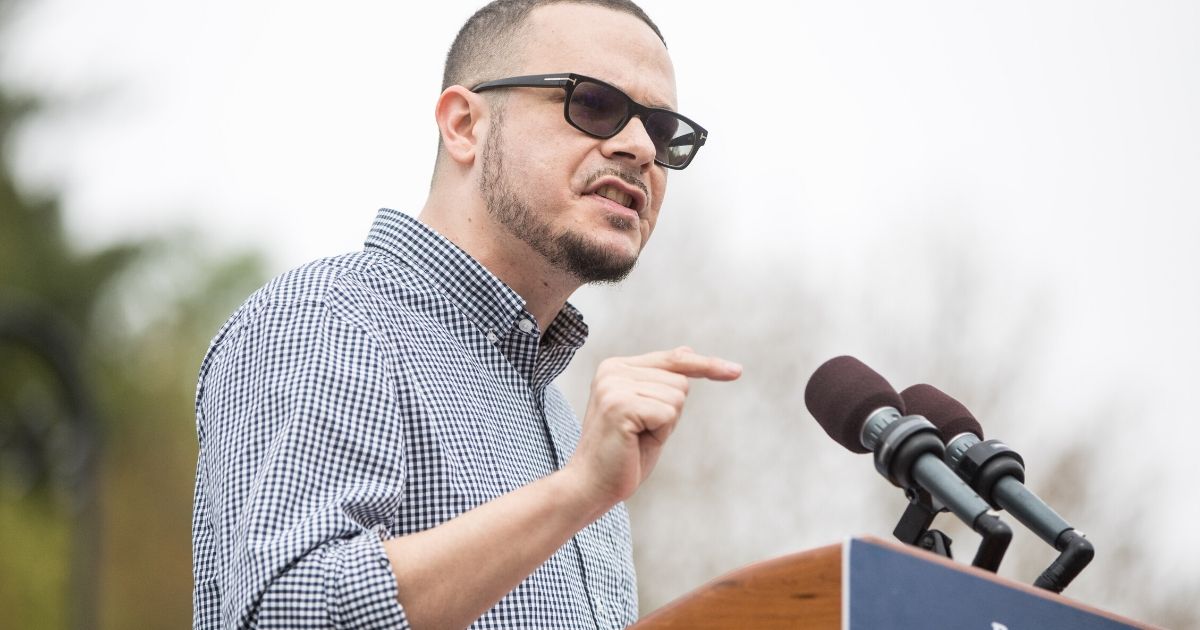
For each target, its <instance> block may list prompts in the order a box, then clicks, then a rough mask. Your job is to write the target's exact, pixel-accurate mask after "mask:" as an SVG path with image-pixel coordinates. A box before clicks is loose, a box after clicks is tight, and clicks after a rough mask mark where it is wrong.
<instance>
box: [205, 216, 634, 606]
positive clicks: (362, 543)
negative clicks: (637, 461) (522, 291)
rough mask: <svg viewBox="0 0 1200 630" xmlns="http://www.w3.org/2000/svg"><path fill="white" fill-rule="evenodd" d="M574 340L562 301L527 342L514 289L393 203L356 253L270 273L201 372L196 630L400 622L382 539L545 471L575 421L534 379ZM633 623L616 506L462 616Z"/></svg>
mask: <svg viewBox="0 0 1200 630" xmlns="http://www.w3.org/2000/svg"><path fill="white" fill-rule="evenodd" d="M586 336H587V327H586V326H585V325H584V323H583V320H582V317H581V316H580V315H579V313H578V312H577V311H576V310H575V309H574V308H573V307H571V306H570V305H568V306H567V307H566V308H564V309H563V311H562V312H561V313H560V314H559V315H558V317H557V318H556V319H555V320H554V322H553V323H552V324H551V326H550V327H549V329H548V330H547V331H546V333H545V335H544V336H542V337H541V338H540V339H539V335H538V327H537V323H536V322H535V321H534V320H533V316H532V315H531V314H530V313H529V312H528V311H526V310H525V308H524V302H523V300H522V299H521V298H520V297H519V296H518V295H517V294H516V293H515V292H514V291H513V290H512V289H510V288H509V287H508V286H506V285H505V284H504V283H502V282H501V281H500V280H499V279H497V278H496V277H495V276H493V275H492V274H491V273H489V272H488V271H487V270H486V269H485V268H484V267H483V266H482V265H480V264H479V263H478V262H476V261H475V260H474V259H472V258H471V257H470V256H468V255H467V254H466V253H464V252H463V251H462V250H460V249H458V248H457V247H455V246H454V245H453V244H452V243H450V242H449V241H447V240H446V239H445V238H443V237H441V236H439V235H438V234H436V233H435V232H433V231H432V230H430V229H429V228H427V227H425V226H424V225H423V224H421V223H420V222H418V221H417V220H415V219H413V218H411V217H408V216H406V215H404V214H402V213H399V212H396V211H394V210H388V209H384V210H381V211H380V212H379V214H378V215H377V217H376V220H375V224H374V226H373V227H372V229H371V232H370V235H369V236H368V239H367V242H366V247H365V248H364V250H363V251H361V252H356V253H353V254H347V255H344V256H340V257H335V258H328V259H324V260H319V261H316V262H313V263H310V264H308V265H306V266H304V267H301V268H299V269H296V270H294V271H291V272H288V273H286V274H284V275H282V276H280V277H278V278H276V279H274V280H272V281H271V282H270V283H268V284H267V285H266V286H265V287H263V288H262V289H260V290H259V291H258V292H256V293H255V294H254V295H252V296H251V297H250V298H249V299H248V300H247V301H246V303H245V304H243V305H242V306H241V307H240V308H239V309H238V310H237V311H236V312H235V313H234V314H233V316H232V317H230V319H229V321H228V322H226V323H225V325H224V326H223V327H222V328H221V330H220V332H218V333H217V336H216V338H215V339H214V340H213V342H212V345H211V346H210V348H209V350H208V353H207V355H206V356H205V358H204V362H203V364H202V365H201V368H200V379H199V384H198V386H197V392H196V419H197V430H198V434H199V441H200V456H199V460H198V463H197V469H196V495H195V509H194V514H193V533H192V547H193V564H194V566H193V570H194V574H195V576H194V577H195V592H194V601H193V603H194V606H195V617H194V626H195V627H196V628H218V627H219V628H235V627H236V628H318V627H319V628H328V627H337V628H383V627H387V628H403V627H407V626H408V622H407V620H406V618H405V614H404V607H403V602H399V601H397V598H396V586H395V581H394V577H393V575H392V572H391V565H390V564H389V563H388V560H387V557H386V556H385V554H384V551H383V546H382V544H381V540H382V539H385V538H388V537H392V536H403V535H405V534H409V533H412V532H417V531H421V530H424V529H427V528H430V527H433V526H435V525H437V524H439V523H442V522H444V521H446V520H449V519H451V518H454V517H455V516H456V515H458V514H461V513H463V512H465V511H467V510H470V509H471V508H473V507H476V506H478V505H480V504H482V503H485V502H487V501H489V500H492V499H494V498H496V497H499V496H501V495H503V494H505V493H507V492H509V491H511V490H514V489H516V488H518V487H520V486H523V485H525V484H528V483H530V482H532V481H534V480H536V479H538V478H540V477H543V476H545V475H548V474H550V473H551V472H553V471H555V470H557V469H558V468H559V467H561V466H562V465H563V464H564V463H565V462H566V460H567V458H569V457H570V455H571V453H572V452H573V451H574V448H575V445H576V443H577V442H578V439H579V431H580V426H579V422H578V419H577V417H576V416H575V414H574V412H573V411H572V410H571V409H570V407H569V406H568V405H567V402H566V400H565V399H564V397H563V395H562V393H561V392H560V391H559V390H558V388H557V387H556V386H555V385H553V384H552V381H553V380H554V378H556V377H557V376H558V375H559V374H560V373H561V372H562V370H563V369H564V368H565V367H566V366H567V363H568V362H569V361H570V359H571V357H572V356H573V355H574V353H575V351H576V350H577V349H578V348H579V346H581V345H582V344H583V341H584V339H585V338H586ZM515 542H517V543H518V544H519V541H515ZM636 617H637V594H636V589H635V582H634V572H633V561H632V550H631V544H630V534H629V518H628V514H627V513H626V511H625V507H624V506H623V505H618V506H617V507H616V508H614V509H613V510H611V511H610V512H608V513H607V514H605V515H604V516H603V517H601V518H600V519H599V520H597V521H596V522H594V523H592V524H591V525H590V526H588V527H586V528H584V529H583V530H581V531H580V532H578V533H577V534H576V535H575V536H574V538H572V539H571V540H570V541H569V542H568V543H567V544H566V545H564V546H563V547H562V548H560V549H559V550H558V551H557V552H556V553H555V554H554V555H553V556H551V557H550V559H549V560H547V561H546V562H545V564H543V565H542V566H541V567H539V568H538V569H537V570H536V571H534V572H533V574H532V575H530V576H529V577H528V578H527V579H526V580H525V581H524V582H522V583H521V584H520V585H519V586H518V587H517V588H516V589H514V590H513V591H512V592H511V593H509V594H508V595H507V596H506V597H504V599H502V600H501V601H500V602H499V603H498V604H496V606H495V607H494V608H492V609H491V610H490V611H488V612H487V614H485V615H484V616H483V617H481V618H480V619H479V620H477V621H476V623H475V624H474V625H473V626H472V627H475V628H619V627H624V626H625V625H628V624H630V623H632V622H633V621H635V620H636Z"/></svg>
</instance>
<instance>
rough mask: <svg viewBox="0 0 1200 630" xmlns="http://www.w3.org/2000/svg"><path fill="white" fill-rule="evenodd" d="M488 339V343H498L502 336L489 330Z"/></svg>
mask: <svg viewBox="0 0 1200 630" xmlns="http://www.w3.org/2000/svg"><path fill="white" fill-rule="evenodd" d="M487 340H488V343H496V342H497V341H499V340H500V338H499V337H497V336H496V333H494V332H492V331H490V330H489V331H488V334H487Z"/></svg>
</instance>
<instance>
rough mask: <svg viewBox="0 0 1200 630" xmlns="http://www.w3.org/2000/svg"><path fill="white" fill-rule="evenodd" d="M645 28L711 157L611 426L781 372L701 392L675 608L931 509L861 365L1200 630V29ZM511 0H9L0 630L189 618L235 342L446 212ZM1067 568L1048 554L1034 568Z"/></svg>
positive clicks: (673, 544) (657, 555) (1090, 14)
mask: <svg viewBox="0 0 1200 630" xmlns="http://www.w3.org/2000/svg"><path fill="white" fill-rule="evenodd" d="M642 5H643V7H644V8H645V9H646V10H647V12H648V13H649V14H650V15H651V17H652V18H653V19H654V20H655V21H656V22H657V23H658V25H659V26H660V27H661V29H662V30H663V33H664V35H665V36H666V39H667V42H668V45H669V46H670V50H671V52H672V56H673V58H674V60H675V63H676V66H677V67H676V72H677V77H678V84H679V93H680V99H681V102H680V109H681V110H682V111H684V112H685V113H686V114H688V115H689V116H690V117H692V118H695V119H696V120H698V121H700V122H701V123H702V124H704V125H705V126H706V127H708V128H709V129H711V138H710V140H709V143H708V145H707V146H706V147H705V149H704V150H703V151H702V152H701V154H700V156H699V159H697V161H696V162H695V164H694V165H693V166H691V167H690V168H689V169H688V170H686V171H683V172H680V173H673V174H672V175H671V178H670V179H671V184H670V194H669V195H668V198H667V201H666V203H665V205H664V208H663V214H662V217H661V220H660V222H659V225H658V228H657V230H656V232H655V237H654V239H653V241H652V242H651V244H650V246H649V247H648V248H647V250H646V252H645V254H644V255H643V258H642V262H641V263H640V265H639V268H638V270H637V271H635V272H634V274H633V275H632V276H631V278H630V280H628V281H626V282H625V283H623V284H621V285H619V286H606V287H587V288H585V289H583V290H581V291H580V292H579V293H578V294H577V296H576V298H575V299H574V300H573V301H574V302H575V303H576V305H577V306H579V307H580V308H581V309H582V310H583V312H584V313H585V315H586V317H587V319H588V321H589V323H590V324H591V327H592V336H591V338H590V340H589V342H588V344H587V346H586V347H585V349H584V351H583V352H582V353H581V354H580V355H579V356H578V358H577V359H576V361H575V362H574V364H573V365H572V367H571V368H570V370H569V371H568V373H567V374H566V375H565V376H564V377H563V378H562V379H561V382H560V384H561V385H562V386H563V388H564V389H565V390H566V391H567V392H568V394H569V395H570V396H571V398H572V400H573V402H574V403H575V404H576V407H577V408H582V407H583V405H584V404H585V402H586V392H587V385H588V382H589V381H590V378H591V375H592V372H593V370H594V368H595V365H596V363H598V362H599V361H600V360H601V359H603V358H604V357H607V356H611V355H615V354H635V353H641V352H645V351H649V350H652V349H658V348H666V347H671V346H674V345H677V344H684V343H686V344H689V345H692V346H693V347H695V348H697V349H699V350H701V351H703V352H709V353H714V354H719V355H722V356H727V357H729V358H732V359H736V360H739V361H741V362H743V363H744V364H745V366H746V371H745V376H744V377H743V378H742V379H741V380H740V381H738V382H737V383H733V384H716V383H701V384H698V385H697V386H696V387H695V388H694V390H693V392H694V393H693V395H692V397H691V399H690V400H689V403H688V409H687V411H686V413H685V419H684V423H683V424H682V425H681V427H680V429H679V431H677V433H676V434H675V435H674V437H673V438H672V443H671V446H670V447H669V448H668V449H667V451H666V452H665V454H664V456H663V459H662V461H661V463H660V464H659V466H658V469H657V470H656V471H655V473H654V475H653V476H652V477H651V479H650V480H649V482H648V483H647V484H646V485H645V486H644V487H643V488H642V489H641V491H639V493H638V494H637V495H636V496H635V497H634V498H633V499H632V501H631V502H630V508H631V512H632V517H633V519H634V528H635V548H636V556H637V557H636V560H637V566H638V570H639V573H640V582H641V586H640V588H641V596H642V612H643V614H644V613H646V612H649V611H650V610H653V609H655V608H657V607H658V606H661V605H662V604H663V603H665V602H666V601H668V600H669V599H671V598H673V597H675V596H678V595H680V594H682V593H683V592H685V591H688V590H690V589H692V588H695V587H696V586H698V585H700V584H701V583H703V582H705V581H707V580H708V579H710V578H712V577H714V576H716V575H718V574H720V573H723V572H725V571H729V570H732V569H734V568H736V567H739V566H742V565H744V564H746V563H749V562H752V561H756V560H761V559H765V558H768V557H772V556H776V555H780V554H784V553H789V552H794V551H799V550H803V549H808V548H811V547H815V546H819V545H825V544H831V543H834V542H838V541H839V540H840V539H841V538H843V537H845V536H848V535H852V534H873V535H876V536H880V537H884V538H889V537H890V536H891V530H892V528H893V527H894V525H895V523H896V521H897V520H898V518H899V516H900V514H901V512H902V511H903V509H904V506H905V499H904V497H903V495H902V493H901V492H900V491H899V490H898V489H896V488H893V487H891V486H890V485H889V484H888V483H887V482H886V481H885V480H883V479H882V478H881V477H879V476H878V475H877V474H876V473H875V472H874V470H873V466H872V465H871V463H870V458H869V457H867V456H861V455H854V454H851V453H849V452H847V451H845V450H843V449H842V448H841V447H840V446H838V445H837V444H835V443H834V442H833V441H832V440H830V439H829V438H828V437H826V436H825V434H824V433H823V432H822V431H821V430H820V428H819V427H818V426H817V425H816V423H815V422H814V421H813V420H812V418H811V416H810V415H809V414H808V412H807V411H806V410H805V409H804V405H803V395H802V394H803V388H804V384H805V382H806V380H807V378H808V376H809V375H810V374H811V373H812V371H813V369H815V368H816V367H817V366H818V365H819V364H820V363H821V362H823V361H824V360H826V359H828V358H830V357H832V356H835V355H838V354H853V355H855V356H857V357H859V358H860V359H862V360H863V361H865V362H866V363H868V364H869V365H872V366H873V367H875V368H876V369H877V370H879V371H880V372H881V373H883V374H884V375H885V376H886V377H888V378H889V380H890V381H891V382H892V384H893V385H895V386H896V388H897V389H900V388H903V387H906V386H908V385H910V384H913V383H917V382H928V383H932V384H935V385H937V386H938V387H940V388H941V389H943V390H945V391H946V392H948V393H950V394H951V395H953V396H955V397H957V398H959V399H960V400H962V401H963V402H964V403H965V404H966V405H967V406H968V407H970V408H971V409H972V410H973V411H974V412H975V414H976V416H977V417H978V418H979V419H980V421H981V422H982V424H983V425H984V427H985V429H987V431H988V433H989V436H991V437H997V438H1000V439H1003V440H1004V441H1005V442H1007V443H1008V444H1010V445H1012V446H1013V447H1015V448H1016V449H1017V450H1018V451H1020V452H1021V453H1022V454H1023V455H1024V457H1025V460H1026V464H1027V478H1028V483H1029V485H1030V487H1031V488H1032V489H1033V490H1034V491H1035V492H1037V493H1039V494H1040V495H1042V496H1043V497H1044V498H1046V499H1047V500H1048V501H1049V502H1050V503H1051V504H1052V505H1054V506H1055V507H1056V508H1057V509H1058V511H1059V512H1060V513H1061V514H1063V516H1064V517H1066V519H1067V520H1068V521H1070V522H1071V523H1072V524H1073V525H1075V526H1076V527H1078V528H1079V529H1081V530H1083V531H1085V532H1087V533H1088V535H1089V537H1090V538H1091V539H1092V541H1093V542H1094V544H1095V545H1096V548H1097V551H1098V555H1097V558H1096V560H1095V561H1094V562H1093V564H1092V565H1091V566H1090V567H1089V568H1088V569H1087V570H1086V571H1085V572H1084V573H1083V574H1082V575H1081V576H1080V577H1079V578H1078V579H1076V581H1075V582H1074V583H1073V584H1072V585H1071V587H1069V588H1068V589H1067V591H1066V594H1067V595H1068V596H1071V597H1074V598H1077V599H1079V600H1082V601H1084V602H1087V603H1089V604H1093V605H1095V606H1098V607H1101V608H1104V609H1108V610H1111V611H1114V612H1118V613H1121V614H1124V615H1127V616H1131V617H1134V618H1136V619H1139V620H1142V621H1147V622H1152V623H1156V624H1160V625H1163V626H1167V627H1172V628H1187V627H1196V626H1197V625H1198V624H1200V613H1197V611H1196V605H1195V602H1196V601H1197V600H1198V599H1200V570H1198V569H1197V567H1198V566H1200V551H1198V547H1197V545H1195V544H1194V534H1193V533H1192V529H1191V528H1192V527H1194V523H1196V522H1200V496H1198V494H1200V493H1198V492H1197V489H1196V485H1195V484H1196V478H1197V475H1198V473H1200V465H1198V464H1197V463H1196V459H1195V458H1194V457H1193V456H1190V455H1188V453H1189V452H1191V451H1190V450H1189V449H1188V447H1187V445H1188V444H1194V443H1195V441H1196V440H1197V438H1198V437H1200V428H1198V426H1197V423H1196V421H1195V419H1194V417H1195V414H1194V413H1193V409H1192V408H1193V406H1194V404H1193V400H1192V399H1193V398H1194V395H1193V392H1194V391H1195V388H1196V383H1197V382H1200V366H1198V365H1197V362H1196V361H1195V360H1193V359H1192V358H1191V357H1193V356H1196V355H1197V353H1198V352H1200V330H1198V326H1197V322H1198V321H1200V278H1198V275H1200V274H1198V270H1200V249H1198V248H1197V247H1196V246H1195V243H1196V241H1197V237H1200V185H1198V184H1200V117H1197V116H1196V112H1197V111H1200V74H1198V73H1197V72H1196V67H1197V62H1198V61H1200V5H1198V4H1196V3H1193V2H1186V1H1183V0H1179V1H1170V0H1160V1H1156V2H1145V3H1133V2H1128V1H1095V2H1070V1H1066V0H1049V1H1039V2H1033V1H1013V2H1005V3H984V2H959V1H952V0H942V1H933V2H930V1H922V2H917V1H911V2H903V3H894V2H885V1H883V0H877V1H869V2H868V1H862V2H838V3H817V2H811V3H809V2H801V3H792V2H787V3H785V2H755V1H747V2H738V3H718V2H704V1H696V2H687V3H682V2H670V1H668V0H645V1H644V2H642ZM476 8H478V5H477V3H476V2H460V1H454V2H439V3H428V4H426V3H422V4H417V5H414V4H404V3H396V2H385V1H384V0H347V1H344V2H339V3H328V2H315V1H312V2H310V1H304V2H297V1H292V2H272V1H269V0H237V1H235V0H210V1H209V2H204V3H200V2H190V3H187V2H175V3H163V2H154V1H151V0H107V1H106V2H103V3H96V2H88V1H86V0H0V148H2V153H0V610H3V611H5V612H4V615H3V619H2V620H0V627H6V628H7V627H12V628H64V627H71V626H77V627H101V628H130V627H145V628H167V627H186V626H187V625H188V624H189V623H190V618H191V600H190V594H191V564H190V518H191V498H192V483H193V474H194V467H195V457H196V441H195V428H194V419H193V409H192V397H193V393H194V387H195V375H196V370H197V368H198V365H199V361H200V358H201V356H202V355H203V352H204V350H205V348H206V345H207V343H208V340H209V339H210V338H211V336H212V335H213V334H214V333H215V332H216V330H217V328H218V327H219V325H220V324H221V322H222V321H224V318H225V317H226V316H227V315H228V314H229V313H230V312H231V311H232V309H233V308H235V307H236V306H237V304H238V303H240V301H241V300H242V299H244V298H245V297H246V296H247V295H248V294H249V293H250V292H251V291H253V290H254V289H255V288H256V287H257V286H259V285H260V284H261V283H262V282H263V281H264V280H266V279H267V278H269V277H271V276H273V275H275V274H278V273H280V272H282V271H284V270H286V269H288V268H290V267H292V266H295V265H297V264H300V263H302V262H305V261H307V260H310V259H313V258H316V257H320V256H325V255H330V254H336V253H341V252H344V251H348V250H353V249H357V248H359V247H360V246H361V241H362V239H363V237H364V236H365V234H366V231H367V228H368V227H369V225H370V222H371V220H372V218H373V216H374V213H375V210H376V208H378V207H379V206H390V207H394V208H399V209H403V210H405V211H409V212H416V211H417V210H418V209H419V208H420V207H421V205H422V204H423V202H424V195H425V192H426V190H427V186H428V181H429V176H430V174H431V172H432V163H433V155H434V151H435V147H436V131H435V126H434V123H433V117H432V112H433V103H434V100H435V99H436V97H437V93H438V87H439V85H440V77H441V63H442V59H443V56H444V53H445V50H446V49H447V48H448V46H449V43H450V41H451V39H452V38H453V36H454V34H455V33H456V32H457V29H458V28H459V26H461V24H462V22H463V21H464V20H465V19H466V18H467V17H468V16H469V15H470V14H471V13H472V12H473V11H474V10H475V9H476ZM564 70H569V68H568V69H564ZM952 520H953V519H952V518H950V517H949V516H943V517H941V518H940V519H939V520H938V521H937V525H938V526H939V527H942V528H944V529H946V530H947V531H948V532H950V534H951V535H952V536H953V537H954V538H955V540H956V543H955V547H954V548H955V550H956V552H957V556H958V557H959V558H960V560H964V561H965V560H966V559H969V558H970V556H971V554H972V553H973V552H974V546H975V545H976V544H977V542H978V540H977V538H976V537H975V535H974V534H973V533H971V532H970V531H967V530H965V529H964V528H960V527H955V526H954V524H953V523H952V522H951V521H952ZM1009 521H1010V522H1012V520H1011V519H1009ZM1189 522H1190V523H1193V525H1192V526H1189V525H1187V523H1189ZM1013 524H1014V525H1015V523H1013ZM1189 540H1193V542H1191V543H1189V542H1188V541H1189ZM1054 555H1055V553H1054V552H1053V551H1052V550H1051V549H1050V548H1049V547H1046V546H1045V545H1043V544H1042V543H1041V542H1040V541H1039V540H1037V539H1036V538H1035V537H1033V536H1032V535H1031V534H1028V533H1026V532H1024V531H1019V532H1017V538H1016V541H1015V542H1014V545H1013V550H1011V551H1010V552H1009V557H1008V558H1007V559H1006V561H1005V565H1004V567H1003V568H1002V570H1001V573H1002V574H1004V575H1007V576H1009V577H1012V578H1014V579H1017V580H1019V581H1022V582H1025V583H1031V582H1032V581H1033V579H1034V578H1035V577H1036V576H1037V574H1038V573H1040V572H1041V570H1042V569H1043V568H1044V567H1045V566H1047V565H1048V564H1049V563H1050V562H1051V560H1052V559H1053V558H1054ZM80 619H83V620H84V621H83V622H81V623H77V622H78V621H79V620H80Z"/></svg>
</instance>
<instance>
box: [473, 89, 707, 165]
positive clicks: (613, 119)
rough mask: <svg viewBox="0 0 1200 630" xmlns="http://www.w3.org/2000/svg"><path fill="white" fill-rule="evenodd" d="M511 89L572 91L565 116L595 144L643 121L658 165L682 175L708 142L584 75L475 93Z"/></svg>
mask: <svg viewBox="0 0 1200 630" xmlns="http://www.w3.org/2000/svg"><path fill="white" fill-rule="evenodd" d="M509 87H535V88H540V87H555V88H562V89H564V90H566V91H567V98H566V99H565V103H564V105H563V115H564V116H566V118H567V122H568V123H570V125H571V126H572V127H574V128H576V129H578V130H580V131H582V132H583V133H586V134H588V135H589V136H593V137H596V138H611V137H613V136H615V135H617V134H618V133H620V132H621V130H622V129H624V128H625V125H626V124H627V123H628V122H629V120H630V119H632V118H633V117H634V116H637V117H638V118H641V119H642V125H643V126H645V127H646V133H648V134H649V135H650V140H651V141H653V142H654V161H655V162H657V163H659V164H661V165H663V166H665V167H667V168H674V169H681V168H684V167H686V166H687V165H688V164H691V162H692V158H694V157H696V152H697V151H699V150H700V147H701V146H703V145H704V141H705V140H707V139H708V132H707V131H705V130H704V127H701V126H700V125H697V124H696V123H694V122H692V120H691V119H689V118H688V117H686V116H684V115H682V114H679V113H677V112H673V111H671V110H669V109H661V108H658V107H646V106H645V105H642V104H641V103H638V102H637V101H635V100H633V99H632V98H629V95H628V94H626V93H624V92H622V91H621V90H620V89H618V88H616V87H613V86H611V85H609V84H607V83H605V82H603V81H601V80H599V79H593V78H591V77H585V76H583V75H581V74H572V73H568V72H563V73H559V74H533V75H528V76H523V77H511V78H508V79H497V80H495V81H485V82H483V83H480V84H479V85H476V86H475V87H473V88H471V91H472V92H482V91H484V90H494V89H496V88H509Z"/></svg>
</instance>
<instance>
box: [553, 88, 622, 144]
mask: <svg viewBox="0 0 1200 630" xmlns="http://www.w3.org/2000/svg"><path fill="white" fill-rule="evenodd" d="M567 114H568V116H570V118H571V122H573V123H575V125H576V126H577V127H579V128H580V129H583V130H584V131H586V132H588V133H590V134H594V135H597V136H600V137H602V138H607V137H609V136H612V135H613V134H615V133H617V131H618V130H619V129H620V128H621V127H622V125H624V123H625V120H626V117H628V115H629V102H628V101H627V100H626V98H625V95H624V94H622V93H621V92H618V91H617V90H615V89H613V88H611V87H609V86H607V85H601V84H599V83H591V82H587V81H581V82H580V83H579V85H577V86H575V90H574V91H573V92H572V93H571V104H570V106H569V107H568V108H567Z"/></svg>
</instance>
